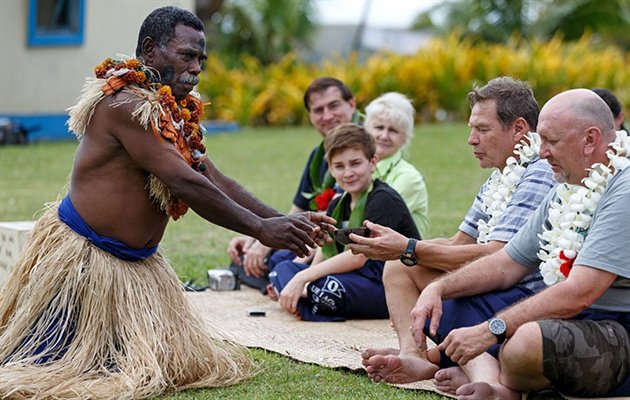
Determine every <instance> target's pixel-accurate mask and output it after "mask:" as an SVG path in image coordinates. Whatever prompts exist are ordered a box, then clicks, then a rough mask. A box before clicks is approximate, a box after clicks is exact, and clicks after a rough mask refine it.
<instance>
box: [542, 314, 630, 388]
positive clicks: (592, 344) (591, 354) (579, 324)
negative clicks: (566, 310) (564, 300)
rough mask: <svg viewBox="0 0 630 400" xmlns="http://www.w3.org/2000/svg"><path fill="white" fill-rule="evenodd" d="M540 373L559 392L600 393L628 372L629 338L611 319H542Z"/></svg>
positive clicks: (621, 327) (622, 378)
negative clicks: (541, 362)
mask: <svg viewBox="0 0 630 400" xmlns="http://www.w3.org/2000/svg"><path fill="white" fill-rule="evenodd" d="M538 325H539V326H540V329H541V331H542V337H543V374H544V376H545V378H547V379H548V380H549V381H551V384H552V385H553V386H554V387H555V388H556V389H558V390H560V391H561V392H563V393H565V394H570V395H578V396H603V395H606V394H607V393H609V392H610V391H612V390H613V389H615V388H616V387H618V386H620V385H621V384H622V383H624V381H625V380H626V379H627V378H628V375H629V374H630V340H629V335H628V331H627V330H626V328H624V327H623V325H621V324H620V323H618V322H616V321H610V320H602V321H592V320H568V321H564V320H545V321H539V322H538Z"/></svg>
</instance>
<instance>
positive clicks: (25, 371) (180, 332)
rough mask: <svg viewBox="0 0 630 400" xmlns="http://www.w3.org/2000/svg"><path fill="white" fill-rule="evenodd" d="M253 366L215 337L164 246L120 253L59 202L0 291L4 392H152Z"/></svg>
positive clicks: (229, 376)
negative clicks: (142, 253) (85, 231)
mask: <svg viewBox="0 0 630 400" xmlns="http://www.w3.org/2000/svg"><path fill="white" fill-rule="evenodd" d="M51 327H55V330H57V331H60V332H61V333H62V335H57V336H55V335H53V334H51ZM68 336H69V337H70V338H71V340H69V344H67V345H64V344H63V340H65V339H64V337H68ZM212 337H220V336H219V335H216V334H214V333H213V334H212ZM29 338H30V339H29ZM33 338H35V339H33ZM42 339H44V340H47V342H48V346H47V347H46V348H45V349H43V351H42V349H41V348H40V349H38V346H39V347H42V346H41V343H42ZM55 340H57V341H58V343H57V345H55V344H54V343H53V342H55ZM59 340H61V344H62V345H59ZM51 343H52V344H51ZM42 360H47V361H44V362H42ZM253 370H254V367H253V365H252V362H251V360H250V358H249V357H248V355H247V353H246V350H245V349H242V348H240V347H237V346H236V345H233V344H231V343H230V342H229V341H227V340H222V339H213V338H211V337H210V334H209V333H208V327H207V326H205V325H204V324H203V322H202V321H201V320H200V318H199V317H197V316H196V315H194V314H193V313H192V311H191V309H190V305H189V303H188V301H187V299H186V297H185V295H184V292H183V291H182V289H181V286H180V282H179V280H178V278H177V276H176V274H175V272H174V271H173V269H172V268H171V267H170V265H169V263H168V261H167V260H166V259H165V258H164V257H163V256H162V254H161V253H160V252H159V251H158V252H157V253H156V254H154V255H153V256H151V257H149V258H147V259H146V260H143V261H137V262H127V261H123V260H120V259H118V258H116V257H114V256H112V255H111V254H109V253H107V252H104V251H102V250H100V249H98V248H96V247H95V246H93V245H92V244H90V242H89V241H88V240H87V239H85V238H84V237H82V236H80V235H77V234H76V233H75V232H74V231H72V230H71V229H70V228H68V227H67V226H66V225H65V224H64V223H63V222H61V221H59V219H58V218H57V205H56V204H55V205H53V206H52V207H50V208H49V209H48V210H47V212H46V213H45V215H44V216H42V218H41V219H40V220H39V221H38V223H37V224H36V226H35V228H34V229H33V232H31V236H30V239H29V242H28V245H27V247H26V248H25V249H24V251H23V253H22V254H21V257H20V259H19V260H18V262H17V264H16V266H15V268H14V270H13V272H12V273H11V275H10V277H9V279H8V281H7V282H6V283H5V285H4V287H3V288H2V291H0V398H5V397H7V398H16V399H21V398H29V399H32V398H35V399H43V398H60V399H76V398H105V399H130V398H146V397H151V396H155V395H157V394H160V393H163V392H167V391H178V390H183V389H188V388H195V387H212V386H225V385H230V384H233V383H236V382H238V381H240V380H242V379H243V378H246V377H248V376H250V375H251V374H252V372H253Z"/></svg>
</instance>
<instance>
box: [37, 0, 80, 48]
mask: <svg viewBox="0 0 630 400" xmlns="http://www.w3.org/2000/svg"><path fill="white" fill-rule="evenodd" d="M84 17H85V0H29V7H28V45H29V46H78V45H81V44H83V29H84V25H85V24H84V21H85V18H84Z"/></svg>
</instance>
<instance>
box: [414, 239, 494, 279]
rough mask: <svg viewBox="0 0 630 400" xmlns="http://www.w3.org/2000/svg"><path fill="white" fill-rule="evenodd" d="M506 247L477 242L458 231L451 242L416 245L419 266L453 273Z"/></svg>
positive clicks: (430, 241) (428, 241) (424, 242)
mask: <svg viewBox="0 0 630 400" xmlns="http://www.w3.org/2000/svg"><path fill="white" fill-rule="evenodd" d="M504 246H505V242H499V241H490V242H488V243H477V241H476V240H475V239H474V238H473V237H471V236H469V235H467V234H466V233H464V232H461V231H458V232H457V233H456V234H455V235H454V236H453V237H452V238H450V239H449V240H446V241H445V240H440V239H438V240H423V241H419V242H418V243H416V256H417V257H418V259H419V264H420V265H421V266H424V267H430V268H435V269H440V270H443V271H453V270H455V269H458V268H460V267H462V266H463V265H466V264H468V263H470V262H471V261H474V260H477V259H478V258H481V257H484V256H487V255H489V254H492V253H495V252H497V251H498V250H500V249H502V248H503V247H504Z"/></svg>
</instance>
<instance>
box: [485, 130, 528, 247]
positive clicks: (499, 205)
mask: <svg viewBox="0 0 630 400" xmlns="http://www.w3.org/2000/svg"><path fill="white" fill-rule="evenodd" d="M526 138H527V139H528V141H525V140H521V141H520V142H519V143H517V144H516V146H514V154H516V155H517V156H518V159H517V158H515V157H513V156H510V157H508V159H507V160H505V167H504V168H503V171H499V170H495V171H494V172H493V173H492V175H490V179H488V187H487V189H486V190H485V191H484V192H483V193H482V195H481V201H482V204H481V209H482V210H483V211H484V212H485V213H486V215H488V216H489V217H490V218H488V221H487V222H486V221H484V220H482V219H480V220H479V221H477V231H478V232H479V236H478V237H477V243H486V242H487V241H488V236H489V235H490V234H491V233H492V231H494V227H495V226H496V224H497V222H498V221H499V218H501V216H502V215H503V212H505V208H506V207H507V204H508V203H509V202H510V199H511V198H512V195H513V194H514V188H515V187H516V185H517V184H518V182H519V181H520V180H521V177H522V176H523V173H525V168H526V165H527V163H529V162H530V161H532V159H534V157H536V156H537V155H538V150H539V149H540V136H538V134H537V133H535V132H529V133H528V134H527V135H526Z"/></svg>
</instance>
